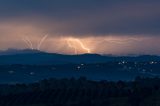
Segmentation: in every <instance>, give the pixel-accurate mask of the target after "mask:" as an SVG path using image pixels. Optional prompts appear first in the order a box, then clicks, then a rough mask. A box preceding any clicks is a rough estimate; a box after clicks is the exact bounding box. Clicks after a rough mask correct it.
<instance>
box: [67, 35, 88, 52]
mask: <svg viewBox="0 0 160 106" xmlns="http://www.w3.org/2000/svg"><path fill="white" fill-rule="evenodd" d="M70 42H76V43H78V44H79V45H80V47H81V48H82V49H83V50H85V51H87V53H91V50H90V49H89V48H87V47H85V45H84V44H83V43H82V42H81V41H80V40H79V39H73V38H69V39H67V43H68V46H69V47H71V48H74V49H75V54H77V48H76V46H73V45H72V44H71V43H70Z"/></svg>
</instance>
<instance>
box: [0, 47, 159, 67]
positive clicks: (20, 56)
mask: <svg viewBox="0 0 160 106" xmlns="http://www.w3.org/2000/svg"><path fill="white" fill-rule="evenodd" d="M113 61H160V57H159V56H152V55H142V56H134V57H131V56H107V55H105V56H103V55H99V54H80V55H64V54H56V53H46V52H42V51H38V50H30V49H25V50H16V49H9V50H7V51H3V52H0V65H4V64H28V65H49V64H71V63H73V64H79V63H104V62H113Z"/></svg>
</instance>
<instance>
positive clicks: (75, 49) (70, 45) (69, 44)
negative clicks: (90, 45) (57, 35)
mask: <svg viewBox="0 0 160 106" xmlns="http://www.w3.org/2000/svg"><path fill="white" fill-rule="evenodd" d="M67 44H68V46H69V47H70V48H73V49H74V53H75V54H78V52H77V48H76V47H75V46H73V45H72V44H71V43H70V41H69V40H67Z"/></svg>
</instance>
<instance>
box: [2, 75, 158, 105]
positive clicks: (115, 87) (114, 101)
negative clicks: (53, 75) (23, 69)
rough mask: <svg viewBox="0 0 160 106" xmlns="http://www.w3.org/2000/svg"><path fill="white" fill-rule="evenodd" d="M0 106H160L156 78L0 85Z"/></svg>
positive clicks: (72, 79) (49, 81)
mask: <svg viewBox="0 0 160 106" xmlns="http://www.w3.org/2000/svg"><path fill="white" fill-rule="evenodd" d="M0 106H160V78H140V77H137V78H136V79H135V81H130V82H123V81H118V82H112V81H91V80H87V79H86V78H85V77H81V78H79V79H74V78H71V79H61V80H60V79H59V80H57V79H47V80H42V81H39V82H38V83H32V84H17V85H0Z"/></svg>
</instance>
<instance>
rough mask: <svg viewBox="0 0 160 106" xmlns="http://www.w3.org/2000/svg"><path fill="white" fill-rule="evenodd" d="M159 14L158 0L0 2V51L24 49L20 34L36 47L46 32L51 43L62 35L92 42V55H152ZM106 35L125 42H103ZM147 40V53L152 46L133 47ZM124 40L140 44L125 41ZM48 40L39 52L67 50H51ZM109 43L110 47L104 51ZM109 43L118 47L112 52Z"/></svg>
mask: <svg viewBox="0 0 160 106" xmlns="http://www.w3.org/2000/svg"><path fill="white" fill-rule="evenodd" d="M159 10H160V1H159V0H141V1H140V0H133V1H128V0H114V1H113V0H14V1H10V0H0V13H1V15H0V48H1V49H6V48H9V47H17V48H24V47H25V45H23V46H22V45H19V44H21V43H22V41H21V39H22V38H23V37H24V36H28V37H30V38H31V39H32V41H33V42H34V43H36V42H38V40H39V39H40V38H41V37H42V36H43V35H45V34H49V38H50V39H54V40H55V41H54V42H56V41H57V42H58V41H60V40H61V38H63V37H64V38H66V37H74V38H79V39H85V40H84V41H86V39H90V40H91V39H92V40H93V41H94V40H95V39H98V40H99V41H96V42H94V44H93V45H91V46H92V48H94V49H96V50H93V51H94V52H98V53H99V52H100V53H104V54H105V53H117V54H118V53H122V54H123V51H124V53H136V52H137V53H156V54H158V53H159V51H158V49H159V47H158V42H159V41H158V40H157V39H159V36H160V11H159ZM110 36H113V37H114V39H117V38H118V39H119V37H120V39H124V37H125V39H127V40H128V41H127V42H128V43H125V44H122V43H119V42H121V41H117V40H116V42H118V43H116V44H115V41H114V42H112V43H111V42H110V43H106V42H107V41H105V42H104V41H103V39H106V38H108V37H110ZM115 37H117V38H115ZM148 37H149V39H150V40H149V42H154V44H153V46H154V49H153V50H152V48H153V47H152V46H148V47H149V48H148V47H147V46H146V47H144V48H140V47H137V46H135V45H136V44H139V45H143V44H146V42H147V41H148V40H146V38H148ZM130 38H136V39H139V38H141V39H143V40H142V41H140V42H139V41H135V42H134V43H131V42H130V41H132V40H130ZM90 40H89V41H90ZM112 41H113V40H112ZM133 41H134V40H133ZM54 42H52V44H53V45H54V46H53V48H54V50H50V49H48V48H47V47H45V50H47V51H53V52H63V53H65V52H66V51H67V50H66V51H65V50H64V49H63V48H65V46H57V45H56V44H55V43H54ZM99 42H101V43H102V42H103V48H101V50H100V49H98V48H99V46H98V44H99ZM137 42H138V43H137ZM50 43H51V41H48V44H50ZM101 43H100V44H101ZM13 45H14V46H13ZM64 45H65V43H64ZM86 45H90V44H86ZM109 45H110V49H107V48H108V46H109ZM115 45H117V46H120V48H121V49H120V50H119V49H118V48H115ZM127 45H129V47H128V46H127ZM96 47H97V48H96ZM111 48H113V49H111ZM102 49H103V50H102ZM135 50H136V52H135ZM121 51H122V52H121ZM148 51H150V52H148ZM68 52H70V51H67V53H68Z"/></svg>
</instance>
